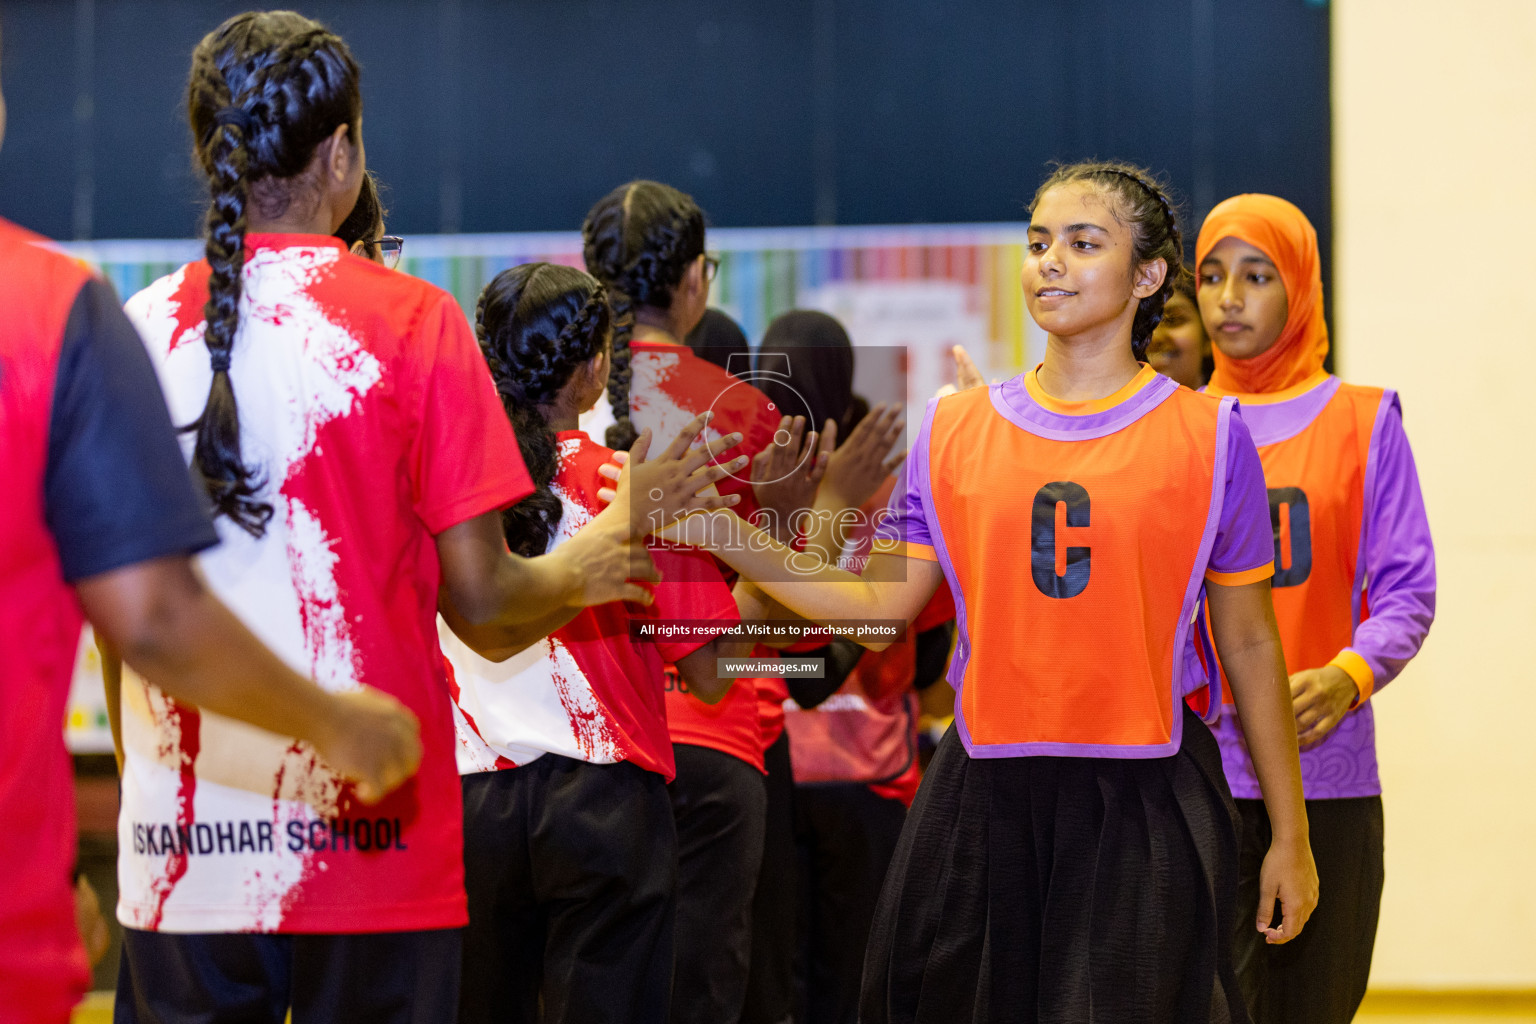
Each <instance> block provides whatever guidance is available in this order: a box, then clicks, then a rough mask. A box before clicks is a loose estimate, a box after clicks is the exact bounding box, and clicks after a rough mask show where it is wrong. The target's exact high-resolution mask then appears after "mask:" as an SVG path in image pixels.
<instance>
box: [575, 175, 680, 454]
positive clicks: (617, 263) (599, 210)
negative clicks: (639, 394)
mask: <svg viewBox="0 0 1536 1024" xmlns="http://www.w3.org/2000/svg"><path fill="white" fill-rule="evenodd" d="M581 244H582V256H583V257H584V258H585V260H586V263H587V272H588V273H590V274H591V275H592V276H593V277H595V278H597V279H598V280H599V281H601V282H602V283H603V284H604V285H606V286H607V288H608V301H609V303H610V304H611V305H612V306H613V315H614V330H613V368H612V369H611V370H610V371H609V375H608V401H609V403H610V404H611V405H612V406H613V419H614V424H613V426H611V427H609V428H608V434H607V437H606V440H607V442H608V447H610V448H628V447H629V446H630V445H632V444H634V443H635V438H636V437H637V436H638V435H639V431H637V430H636V429H635V425H634V423H632V422H631V421H630V418H629V384H630V377H631V370H630V353H629V339H630V336H631V335H632V334H633V332H634V310H635V307H636V306H649V307H651V308H653V309H662V310H665V309H669V308H671V306H672V294H673V292H674V291H675V290H676V288H677V286H678V285H679V284H680V283H681V282H682V280H683V274H685V273H686V272H687V270H688V264H690V263H691V262H693V261H694V260H696V259H698V258H699V257H700V256H702V255H703V254H704V211H703V210H701V209H699V205H698V204H697V203H695V202H694V201H693V197H692V196H690V195H687V194H686V193H683V192H679V191H678V190H677V189H675V188H672V187H671V186H669V185H663V184H661V183H660V182H656V181H632V182H630V183H629V184H627V185H620V186H619V187H618V188H616V189H614V190H613V191H612V192H610V193H608V194H607V195H606V196H604V197H603V198H601V199H599V200H598V201H597V205H596V206H594V207H592V209H591V210H589V211H588V212H587V219H586V220H585V221H584V222H583V223H582V225H581Z"/></svg>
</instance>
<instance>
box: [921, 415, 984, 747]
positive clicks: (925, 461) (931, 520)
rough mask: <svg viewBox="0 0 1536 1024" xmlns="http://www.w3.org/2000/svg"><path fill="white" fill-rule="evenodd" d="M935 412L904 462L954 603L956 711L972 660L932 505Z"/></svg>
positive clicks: (961, 596) (959, 595)
mask: <svg viewBox="0 0 1536 1024" xmlns="http://www.w3.org/2000/svg"><path fill="white" fill-rule="evenodd" d="M938 408H939V400H938V399H935V400H934V401H932V402H929V403H928V409H927V411H926V412H925V413H924V414H923V424H922V426H921V427H919V428H918V433H917V436H918V437H919V438H921V439H923V440H924V441H926V444H918V445H913V446H912V453H911V454H910V455H908V456H907V459H908V464H909V465H911V466H912V467H913V473H914V479H916V480H917V489H918V493H919V494H920V495H921V496H922V506H923V520H924V522H925V523H926V524H927V526H928V539H929V540H930V541H932V542H933V553H934V554H935V555H937V556H938V558H939V568H940V569H942V570H943V571H944V580H945V582H947V583H948V584H949V593H950V596H951V597H953V598H954V601H955V651H954V653H953V654H952V655H950V659H949V670H948V671H947V672H945V674H944V677H945V679H947V680H948V681H949V683H950V685H951V686H953V687H954V688H955V698H956V706H957V707H958V706H959V697H960V689H961V680H962V679H963V678H964V677H965V666H966V664H967V663H968V662H969V661H970V657H971V634H970V627H969V625H968V624H967V621H966V614H965V592H964V591H963V590H961V589H960V580H959V578H958V577H957V576H956V575H955V563H954V562H952V561H950V558H949V545H948V544H947V543H946V542H945V540H944V531H943V530H942V529H940V528H939V513H938V511H937V510H936V509H935V508H934V504H933V469H932V465H931V464H930V462H929V448H931V447H932V446H933V414H934V413H935V412H936V411H937V410H938ZM914 460H915V461H914ZM957 717H958V716H957Z"/></svg>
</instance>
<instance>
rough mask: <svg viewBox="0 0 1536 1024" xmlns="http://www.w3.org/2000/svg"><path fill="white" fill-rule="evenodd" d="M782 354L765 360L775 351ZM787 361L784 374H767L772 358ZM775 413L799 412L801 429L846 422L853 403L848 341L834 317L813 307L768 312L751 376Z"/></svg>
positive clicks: (772, 365)
mask: <svg viewBox="0 0 1536 1024" xmlns="http://www.w3.org/2000/svg"><path fill="white" fill-rule="evenodd" d="M781 354H782V355H784V356H787V357H788V358H787V360H786V359H778V360H774V359H770V358H764V357H771V356H776V355H781ZM786 361H787V362H788V364H789V366H788V367H787V368H788V370H789V378H788V379H787V380H786V379H783V378H782V377H780V376H776V375H773V373H772V371H773V370H774V369H775V363H778V364H780V365H782V364H783V363H784V362H786ZM752 383H753V384H755V385H756V386H757V387H758V389H759V390H761V391H762V392H763V394H765V395H767V396H768V399H769V401H771V402H773V404H774V405H775V406H776V407H777V409H778V412H779V415H781V416H805V417H806V418H807V419H808V420H809V423H808V424H807V425H806V429H807V430H820V429H821V427H822V424H824V423H826V421H827V420H829V419H830V420H836V421H837V425H838V428H839V430H840V431H843V435H844V436H846V430H845V429H844V428H846V427H847V425H848V411H849V407H850V405H851V404H852V402H853V344H852V342H850V341H849V340H848V332H847V331H846V330H844V329H843V325H842V324H840V323H838V321H837V319H836V318H835V317H831V316H828V315H827V314H826V313H821V312H817V311H816V310H813V309H792V310H790V311H789V312H788V313H782V314H780V315H779V316H776V317H774V319H773V322H772V323H770V324H769V325H768V330H767V331H765V332H764V333H763V343H762V344H761V345H759V346H758V349H757V364H756V372H755V373H754V379H753V381H752Z"/></svg>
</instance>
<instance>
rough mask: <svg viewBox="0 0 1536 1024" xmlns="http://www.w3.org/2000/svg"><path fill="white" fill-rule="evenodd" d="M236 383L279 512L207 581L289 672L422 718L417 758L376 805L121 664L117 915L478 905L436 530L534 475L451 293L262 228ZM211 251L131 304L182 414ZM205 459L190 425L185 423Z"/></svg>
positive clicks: (235, 924)
mask: <svg viewBox="0 0 1536 1024" xmlns="http://www.w3.org/2000/svg"><path fill="white" fill-rule="evenodd" d="M246 243H247V247H248V250H249V251H248V253H247V259H246V263H245V269H244V292H243V295H242V298H241V304H240V305H241V324H240V330H239V334H238V336H237V338H236V340H235V344H234V349H233V353H232V356H233V359H232V367H231V370H230V380H231V381H232V383H233V386H234V390H235V397H236V400H237V402H238V405H239V409H240V432H241V447H242V456H243V458H244V459H245V460H246V461H247V463H248V464H251V465H253V466H255V467H256V468H257V469H258V471H259V472H260V473H261V474H262V477H263V484H262V487H261V491H260V494H261V497H262V498H263V499H264V500H266V501H269V502H271V504H272V506H273V509H274V514H273V516H272V519H271V521H270V522H269V523H268V526H267V531H266V534H265V536H263V537H261V538H259V539H257V538H253V537H251V536H250V535H248V534H246V533H245V532H244V531H242V530H241V529H240V528H239V527H237V526H235V525H234V524H232V523H231V522H230V521H229V520H228V519H219V520H218V521H217V526H218V529H219V534H220V538H221V541H222V543H221V544H220V545H219V547H218V548H216V549H214V550H212V551H210V552H208V553H206V554H204V555H202V556H200V558H199V561H200V564H201V569H202V572H203V574H204V576H205V577H206V578H207V580H208V583H209V585H210V586H211V588H212V589H213V591H214V592H215V593H216V594H217V595H218V596H219V598H220V599H221V600H223V601H224V603H225V604H227V605H228V606H229V607H230V608H231V609H233V610H234V612H235V613H236V614H237V615H238V616H240V618H241V619H242V620H243V621H244V622H245V623H246V624H247V625H248V626H249V627H250V628H251V630H252V631H253V632H255V633H256V635H257V636H258V637H260V638H261V639H262V640H263V641H264V642H265V643H266V644H267V646H268V647H270V648H271V649H272V650H273V651H274V652H276V653H277V654H278V655H279V656H280V657H281V658H283V660H284V661H286V662H287V663H288V664H289V665H291V666H292V667H293V668H294V669H295V670H296V671H299V672H301V673H303V674H306V675H309V676H311V677H312V678H314V679H315V680H316V681H317V682H318V683H319V684H320V685H321V686H323V687H325V688H326V689H330V690H344V689H349V688H353V687H356V686H358V685H359V684H366V685H369V686H373V687H376V688H378V689H380V690H382V691H384V692H386V693H389V694H391V695H393V696H394V697H396V698H397V699H399V700H400V701H401V702H402V703H404V704H405V706H406V707H408V708H410V710H411V711H412V712H414V713H415V714H416V716H417V717H418V718H419V719H420V721H421V739H422V745H423V747H424V753H423V757H422V762H421V769H420V771H419V772H418V773H417V775H416V776H415V777H414V778H413V779H411V780H410V781H408V782H407V783H406V784H405V785H404V786H402V787H400V789H398V790H397V791H395V792H394V793H392V794H391V795H390V796H389V797H387V798H386V799H384V800H383V801H381V802H380V803H378V804H376V805H374V806H371V807H367V806H362V805H360V804H358V803H357V802H356V801H355V800H354V799H353V796H352V787H351V786H350V785H348V784H344V783H342V781H341V780H340V779H339V778H337V777H336V776H335V775H334V774H333V773H332V772H331V771H330V770H329V768H327V767H326V766H325V765H324V764H322V763H321V762H320V761H319V760H318V758H317V757H316V756H315V753H314V751H313V750H312V749H311V748H310V747H308V746H307V745H305V744H301V743H298V742H296V741H294V740H292V739H290V738H285V737H280V736H274V735H272V734H269V733H264V732H259V731H257V730H254V729H251V728H249V727H247V726H244V725H241V724H238V723H234V722H231V721H229V720H228V719H223V718H220V717H219V716H217V715H214V714H210V713H208V712H206V711H201V710H199V709H198V708H195V707H191V706H189V705H184V704H180V703H178V702H176V701H174V700H171V699H170V698H168V697H166V696H165V695H164V694H163V693H161V692H160V690H158V689H157V688H156V687H154V686H151V685H147V684H144V683H142V682H139V683H134V682H132V681H128V680H125V686H124V700H123V740H124V746H125V752H126V756H127V760H126V764H125V767H124V773H123V795H122V814H121V817H120V820H119V826H118V831H119V848H120V850H121V853H120V854H119V859H118V873H119V878H120V880H121V900H120V902H119V905H118V916H119V919H120V920H121V921H122V922H123V923H124V924H125V925H128V926H130V927H133V928H139V929H146V930H154V931H166V932H236V931H254V932H378V931H405V930H414V929H426V928H453V927H458V926H460V925H462V924H464V922H465V920H466V914H465V905H464V885H463V857H462V814H461V811H460V801H459V780H458V772H457V770H456V768H455V766H454V760H453V749H454V745H453V744H454V741H453V720H452V715H451V712H450V708H451V703H450V701H449V700H448V699H447V698H448V686H447V679H446V677H445V674H444V670H443V658H442V654H441V652H440V651H439V650H438V647H437V636H436V618H437V593H438V586H439V583H440V580H441V570H440V567H439V564H438V560H437V549H436V546H435V544H434V541H433V537H434V536H435V535H436V534H438V533H441V532H442V531H443V530H446V529H447V528H448V527H450V526H454V525H456V524H458V523H461V522H463V521H465V520H467V519H470V518H473V517H475V516H478V515H481V514H483V513H486V512H490V511H492V510H495V509H498V508H502V507H505V506H507V505H510V504H513V503H514V502H516V501H519V500H521V499H522V498H523V497H524V496H525V495H527V494H529V493H530V492H531V491H532V489H533V488H532V482H531V481H530V480H529V478H528V474H527V472H526V470H525V469H524V467H523V462H522V459H521V457H520V456H519V454H518V448H517V441H516V439H515V438H514V436H513V434H512V430H511V427H510V426H509V424H508V423H507V418H506V415H505V414H504V413H503V412H502V409H501V404H500V402H499V401H498V400H497V397H496V393H495V389H494V388H493V387H492V385H491V379H490V374H489V373H488V372H487V370H486V367H485V362H484V360H483V359H482V358H481V355H480V351H479V348H478V347H477V346H476V344H475V338H474V333H473V332H472V331H471V329H470V326H469V324H468V322H466V320H465V319H464V314H463V312H462V311H461V310H460V309H459V307H458V304H457V303H456V302H455V301H454V299H453V297H452V296H451V295H449V294H448V293H447V292H444V291H443V290H442V289H440V288H436V287H434V286H432V285H430V284H428V283H426V282H424V281H420V280H417V279H415V278H412V277H408V276H406V275H404V274H399V273H395V272H394V271H391V270H386V269H384V268H383V267H380V266H377V265H375V264H373V263H370V262H369V261H367V260H365V259H362V258H360V257H357V256H352V255H350V254H348V253H347V251H346V248H345V246H343V245H342V244H341V243H340V242H338V241H336V240H335V239H334V238H329V237H325V236H316V235H249V236H247V239H246ZM208 274H209V270H208V266H207V264H206V263H202V262H198V263H193V264H189V265H188V266H186V267H183V268H182V269H181V270H178V271H177V272H176V273H174V274H172V275H170V276H169V277H165V278H162V279H161V280H159V281H157V282H155V283H154V284H152V285H150V286H149V287H148V288H146V289H145V290H144V291H142V292H140V293H139V294H138V295H136V296H134V297H133V298H132V299H131V300H130V301H129V303H128V313H129V316H130V318H131V319H133V321H134V322H135V324H136V326H137V327H138V328H139V333H140V334H141V335H142V336H143V337H144V341H145V344H146V346H147V348H148V350H149V353H150V358H151V361H152V362H153V363H154V364H155V369H156V371H157V373H158V375H159V378H160V383H161V387H162V389H163V390H164V391H165V396H166V403H167V405H168V406H169V408H170V412H171V419H172V421H173V422H176V423H190V422H192V421H193V420H195V419H196V418H197V416H198V415H199V414H200V413H201V412H202V410H203V406H204V404H205V402H206V400H207V397H208V388H209V381H210V377H211V371H210V368H209V365H208V363H209V361H208V352H207V349H206V347H205V346H204V345H203V335H204V325H203V305H204V303H205V302H206V301H207V297H208ZM182 440H183V448H184V450H185V451H187V452H188V454H190V447H191V444H192V438H191V436H190V435H184V436H183V439H182Z"/></svg>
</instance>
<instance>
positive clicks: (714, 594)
mask: <svg viewBox="0 0 1536 1024" xmlns="http://www.w3.org/2000/svg"><path fill="white" fill-rule="evenodd" d="M651 554H652V556H653V557H654V558H655V560H656V568H657V569H659V570H661V577H662V579H661V582H660V583H658V584H656V587H655V595H656V600H655V601H654V602H653V603H652V604H651V606H650V608H649V613H650V615H651V617H652V618H655V619H657V620H668V621H678V620H689V621H693V622H716V621H718V622H719V623H720V631H721V632H724V631H725V630H727V629H729V628H731V627H732V626H734V625H736V624H738V623H739V622H741V615H740V613H738V612H737V610H736V599H735V598H734V597H732V596H731V588H730V587H728V586H726V585H725V580H724V578H722V577H721V575H720V569H719V566H718V565H717V564H716V562H715V559H714V557H713V556H712V555H710V554H708V553H707V552H704V551H683V550H679V549H674V548H653V549H651ZM708 642H709V640H708V639H699V638H697V637H693V638H689V639H685V640H677V641H671V642H666V641H657V643H656V649H657V650H658V651H660V652H661V656H662V658H663V660H665V661H668V662H674V663H675V662H676V661H678V659H680V658H683V657H686V656H687V655H690V654H692V653H693V652H694V651H696V650H698V649H699V648H700V647H703V646H704V645H705V644H706V643H708Z"/></svg>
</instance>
